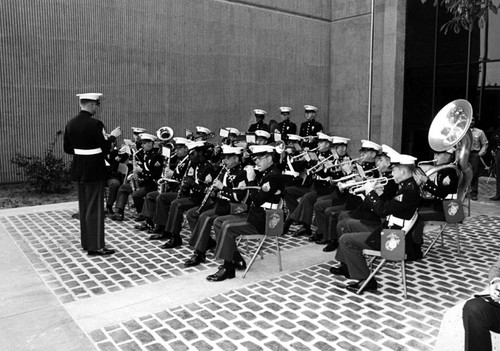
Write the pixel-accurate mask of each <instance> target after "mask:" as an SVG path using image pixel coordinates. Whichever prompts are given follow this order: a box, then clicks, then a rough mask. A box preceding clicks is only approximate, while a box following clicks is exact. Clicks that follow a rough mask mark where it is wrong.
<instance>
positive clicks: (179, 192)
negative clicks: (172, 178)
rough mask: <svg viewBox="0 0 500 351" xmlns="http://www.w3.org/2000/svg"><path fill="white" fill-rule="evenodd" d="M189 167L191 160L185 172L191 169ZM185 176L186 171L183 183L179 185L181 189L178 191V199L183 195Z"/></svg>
mask: <svg viewBox="0 0 500 351" xmlns="http://www.w3.org/2000/svg"><path fill="white" fill-rule="evenodd" d="M189 167H191V160H189V161H188V163H187V166H186V171H185V172H187V171H189ZM185 176H186V173H184V176H183V180H182V181H181V184H180V185H179V190H178V191H177V199H178V198H180V197H181V194H182V192H183V191H184V177H185Z"/></svg>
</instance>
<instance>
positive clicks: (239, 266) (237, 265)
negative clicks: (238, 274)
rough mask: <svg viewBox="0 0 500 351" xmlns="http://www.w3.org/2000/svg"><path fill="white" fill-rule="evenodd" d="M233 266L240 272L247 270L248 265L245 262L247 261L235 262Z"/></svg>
mask: <svg viewBox="0 0 500 351" xmlns="http://www.w3.org/2000/svg"><path fill="white" fill-rule="evenodd" d="M233 265H234V268H235V269H237V270H239V271H242V270H244V269H247V263H246V262H245V260H241V261H233Z"/></svg>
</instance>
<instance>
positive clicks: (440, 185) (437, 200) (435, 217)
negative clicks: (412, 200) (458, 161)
mask: <svg viewBox="0 0 500 351" xmlns="http://www.w3.org/2000/svg"><path fill="white" fill-rule="evenodd" d="M422 191H424V192H428V193H429V194H431V195H432V196H433V198H432V199H422V200H421V201H420V208H419V210H418V220H417V224H416V225H415V230H414V231H413V233H412V235H413V241H414V242H415V243H416V244H417V245H419V246H420V245H422V243H423V232H424V226H425V222H426V221H445V220H446V218H445V216H444V210H443V200H444V199H445V198H447V197H448V196H449V195H455V194H456V193H457V191H458V175H457V172H456V171H455V170H454V169H452V168H444V169H442V170H440V171H439V172H437V174H436V182H433V181H432V180H430V179H427V181H426V182H425V184H423V186H422Z"/></svg>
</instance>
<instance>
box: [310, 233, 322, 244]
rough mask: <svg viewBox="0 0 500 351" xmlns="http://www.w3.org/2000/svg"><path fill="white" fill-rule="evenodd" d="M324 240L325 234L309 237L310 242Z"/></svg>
mask: <svg viewBox="0 0 500 351" xmlns="http://www.w3.org/2000/svg"><path fill="white" fill-rule="evenodd" d="M318 240H323V234H319V233H315V234H313V235H311V236H310V237H309V241H315V242H316V241H318Z"/></svg>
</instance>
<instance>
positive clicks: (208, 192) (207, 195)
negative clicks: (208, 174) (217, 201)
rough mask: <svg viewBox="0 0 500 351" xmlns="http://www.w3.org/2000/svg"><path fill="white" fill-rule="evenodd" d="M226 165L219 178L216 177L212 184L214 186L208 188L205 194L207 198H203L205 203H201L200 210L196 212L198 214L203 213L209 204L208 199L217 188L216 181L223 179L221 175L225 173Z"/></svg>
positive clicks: (223, 166)
mask: <svg viewBox="0 0 500 351" xmlns="http://www.w3.org/2000/svg"><path fill="white" fill-rule="evenodd" d="M226 169H227V168H226V165H222V169H221V170H220V172H219V174H218V175H217V177H215V179H214V181H213V182H212V185H210V187H209V188H207V193H206V194H205V197H204V198H203V201H202V202H201V204H200V207H198V209H197V210H196V212H197V213H198V214H200V213H201V210H202V209H203V207H204V206H205V204H206V203H207V201H208V198H209V197H210V194H211V193H212V191H213V190H214V188H215V185H214V183H215V181H216V180H220V179H219V178H220V177H221V175H222V174H223V173H224V171H225V170H226Z"/></svg>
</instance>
